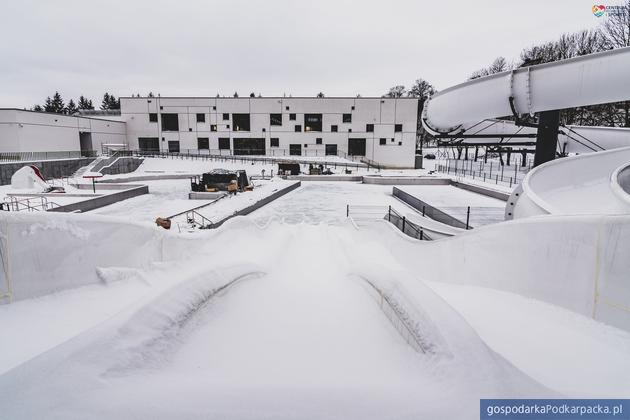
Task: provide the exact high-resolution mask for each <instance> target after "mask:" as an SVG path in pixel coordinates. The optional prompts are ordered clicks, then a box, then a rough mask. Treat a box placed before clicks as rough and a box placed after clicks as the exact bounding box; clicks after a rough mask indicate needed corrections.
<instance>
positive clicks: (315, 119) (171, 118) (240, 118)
mask: <svg viewBox="0 0 630 420" xmlns="http://www.w3.org/2000/svg"><path fill="white" fill-rule="evenodd" d="M160 116H161V117H162V131H179V117H178V114H160ZM346 116H347V118H346ZM223 119H224V120H229V119H230V114H223ZM289 119H290V120H295V119H296V114H289ZM205 121H206V114H197V122H198V123H204V122H205ZM149 122H155V123H157V122H158V114H156V113H151V114H149ZM343 122H344V123H351V122H352V114H343ZM269 123H270V125H273V126H278V125H282V114H269ZM232 124H233V127H234V128H233V131H250V119H249V114H232ZM227 128H228V129H229V128H230V126H229V125H227ZM294 129H295V132H296V133H298V132H301V131H302V125H300V124H296V125H295V126H294ZM402 129H403V125H402V124H395V125H394V132H397V133H398V132H402V131H403V130H402ZM338 130H339V127H338V126H337V125H331V126H330V131H331V132H333V133H336V132H337V131H338ZM190 131H192V128H190ZM210 131H217V125H216V124H212V125H210ZM263 131H265V129H263ZM304 131H306V132H309V131H320V132H321V131H322V114H304ZM365 131H366V132H368V133H373V132H374V124H366V125H365ZM348 132H352V129H348Z"/></svg>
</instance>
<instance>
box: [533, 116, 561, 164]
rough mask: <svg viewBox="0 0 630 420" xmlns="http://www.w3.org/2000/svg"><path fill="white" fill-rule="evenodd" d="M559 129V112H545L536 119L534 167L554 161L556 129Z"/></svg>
mask: <svg viewBox="0 0 630 420" xmlns="http://www.w3.org/2000/svg"><path fill="white" fill-rule="evenodd" d="M559 128H560V111H558V110H555V111H545V112H541V113H540V117H539V118H538V133H537V134H536V154H535V155H534V166H538V165H541V164H543V163H545V162H549V161H551V160H554V159H555V157H556V148H557V147H558V129H559Z"/></svg>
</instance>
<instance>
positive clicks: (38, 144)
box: [0, 109, 127, 153]
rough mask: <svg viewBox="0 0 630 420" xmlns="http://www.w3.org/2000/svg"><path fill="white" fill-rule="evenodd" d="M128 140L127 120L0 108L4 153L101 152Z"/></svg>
mask: <svg viewBox="0 0 630 420" xmlns="http://www.w3.org/2000/svg"><path fill="white" fill-rule="evenodd" d="M126 141H127V136H126V124H125V122H124V121H117V120H113V119H103V118H91V117H82V116H73V115H63V114H53V113H47V112H35V111H26V110H21V109H0V153H20V152H82V151H94V150H96V151H100V150H101V144H104V143H109V144H112V143H115V144H124V143H126Z"/></svg>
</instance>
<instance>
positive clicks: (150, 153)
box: [118, 149, 385, 171]
mask: <svg viewBox="0 0 630 420" xmlns="http://www.w3.org/2000/svg"><path fill="white" fill-rule="evenodd" d="M213 151H214V150H213ZM217 151H219V152H221V151H220V150H217ZM192 152H195V153H192ZM200 152H201V151H200V150H197V149H186V152H165V151H159V150H125V151H118V153H119V156H138V157H161V158H171V159H185V158H189V159H199V160H219V161H223V160H225V161H241V162H245V161H249V162H268V163H271V164H276V163H278V162H290V163H297V164H300V165H309V164H312V165H320V164H321V165H324V166H330V167H334V168H337V167H342V168H346V169H347V168H355V169H367V170H368V171H369V170H370V169H377V170H381V169H384V168H385V166H383V165H381V164H380V163H378V162H375V161H371V162H370V163H369V164H368V163H364V162H356V161H352V162H340V161H333V160H308V159H295V155H294V156H291V155H283V156H274V155H272V156H266V155H258V156H254V155H234V154H231V153H230V154H222V153H218V154H215V153H210V152H209V153H200ZM228 152H229V151H228ZM305 157H308V155H306V156H305ZM312 157H319V156H317V155H316V156H312ZM321 157H324V158H325V155H322V156H321ZM356 158H361V157H360V156H356ZM346 159H347V158H346Z"/></svg>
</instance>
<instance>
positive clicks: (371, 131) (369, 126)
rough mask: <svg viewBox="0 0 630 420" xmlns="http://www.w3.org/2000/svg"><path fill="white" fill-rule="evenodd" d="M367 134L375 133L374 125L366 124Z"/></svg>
mask: <svg viewBox="0 0 630 420" xmlns="http://www.w3.org/2000/svg"><path fill="white" fill-rule="evenodd" d="M365 132H366V133H373V132H374V124H365Z"/></svg>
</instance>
